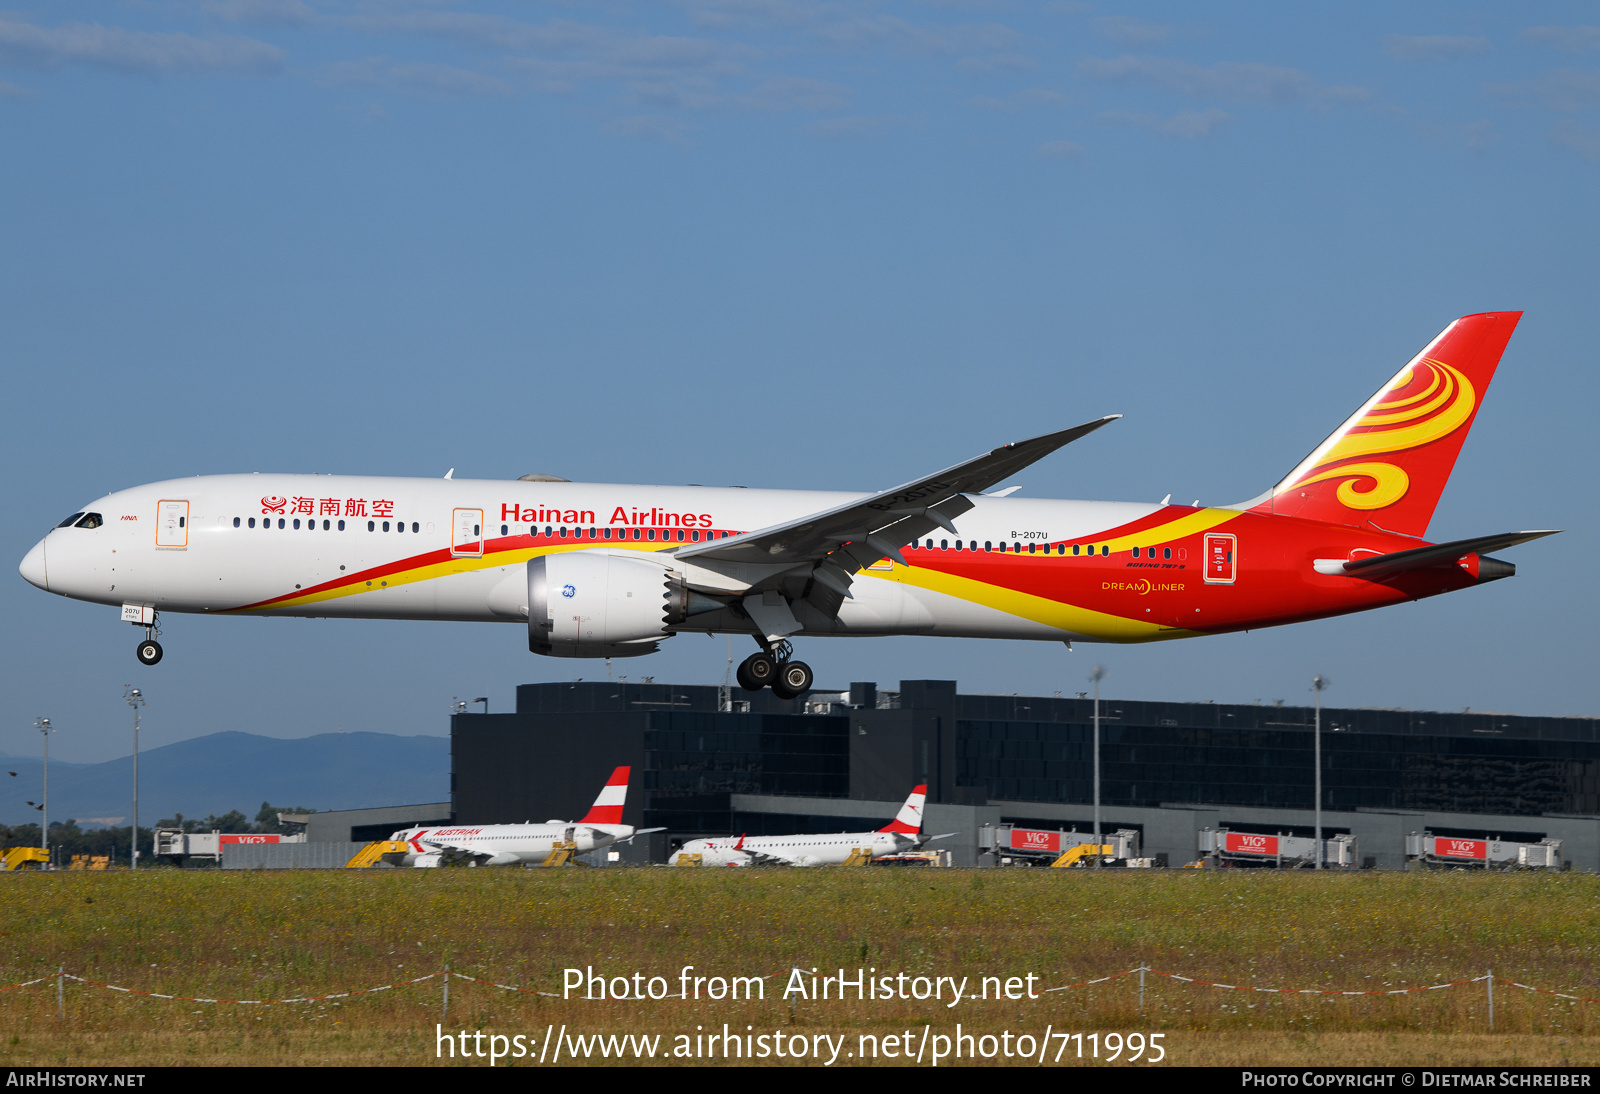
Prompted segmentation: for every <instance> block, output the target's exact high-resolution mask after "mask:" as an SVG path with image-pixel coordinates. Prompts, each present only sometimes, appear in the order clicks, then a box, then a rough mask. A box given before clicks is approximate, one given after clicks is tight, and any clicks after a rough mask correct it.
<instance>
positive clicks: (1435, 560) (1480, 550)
mask: <svg viewBox="0 0 1600 1094" xmlns="http://www.w3.org/2000/svg"><path fill="white" fill-rule="evenodd" d="M1558 531H1560V529H1559V528H1555V529H1550V530H1548V531H1541V532H1501V533H1500V534H1499V535H1494V536H1479V537H1477V538H1476V539H1458V540H1453V541H1452V542H1450V543H1435V544H1434V545H1433V546H1431V547H1413V548H1411V549H1410V550H1407V551H1393V552H1391V553H1389V554H1387V555H1372V556H1370V557H1368V558H1357V559H1352V560H1351V561H1349V562H1346V563H1345V564H1344V572H1345V573H1347V574H1351V575H1353V576H1357V577H1379V576H1381V575H1383V574H1394V573H1399V572H1401V571H1402V570H1416V569H1421V568H1423V567H1426V566H1437V565H1438V564H1439V563H1441V562H1445V563H1448V562H1454V561H1455V560H1456V559H1458V558H1461V557H1462V556H1464V555H1475V554H1476V555H1481V554H1484V553H1486V552H1489V551H1500V550H1504V549H1505V548H1507V547H1515V546H1516V545H1517V544H1519V543H1527V542H1528V541H1529V540H1532V539H1541V538H1543V537H1544V536H1553V535H1555V534H1556V533H1557V532H1558Z"/></svg>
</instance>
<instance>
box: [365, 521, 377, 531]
mask: <svg viewBox="0 0 1600 1094" xmlns="http://www.w3.org/2000/svg"><path fill="white" fill-rule="evenodd" d="M377 527H378V525H377V523H376V522H375V521H370V520H369V521H367V531H369V532H371V531H373V530H375V529H376V528H377Z"/></svg>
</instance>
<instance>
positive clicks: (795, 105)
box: [731, 76, 853, 113]
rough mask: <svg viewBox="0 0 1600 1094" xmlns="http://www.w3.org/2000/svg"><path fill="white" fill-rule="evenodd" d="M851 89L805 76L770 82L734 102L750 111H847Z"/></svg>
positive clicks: (736, 97)
mask: <svg viewBox="0 0 1600 1094" xmlns="http://www.w3.org/2000/svg"><path fill="white" fill-rule="evenodd" d="M851 94H853V92H852V91H851V89H850V88H848V87H846V86H844V85H843V84H836V83H830V82H829V81H827V80H811V79H807V78H805V77H802V76H780V77H777V78H775V79H771V80H767V81H766V82H765V83H762V84H760V85H759V86H757V87H755V88H753V89H751V90H750V91H749V92H747V93H745V94H743V95H736V96H733V97H732V99H731V102H733V104H734V105H736V106H742V107H746V108H749V109H751V110H810V111H816V112H819V113H820V112H822V111H828V110H848V109H849V107H850V96H851Z"/></svg>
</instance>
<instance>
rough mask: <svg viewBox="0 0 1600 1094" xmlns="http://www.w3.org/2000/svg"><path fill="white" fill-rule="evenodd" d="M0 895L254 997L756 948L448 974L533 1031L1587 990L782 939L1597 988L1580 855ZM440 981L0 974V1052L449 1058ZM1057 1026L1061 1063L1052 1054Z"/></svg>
mask: <svg viewBox="0 0 1600 1094" xmlns="http://www.w3.org/2000/svg"><path fill="white" fill-rule="evenodd" d="M0 902H3V904H4V918H3V920H0V922H3V928H0V929H3V930H4V935H5V938H4V942H5V944H4V946H3V948H0V960H3V962H4V967H3V969H0V982H3V983H4V984H12V983H17V982H20V981H23V980H28V979H32V978H33V977H36V976H41V975H45V974H48V973H54V972H55V971H56V969H57V968H58V966H65V967H66V970H67V971H68V972H70V973H75V974H77V975H79V976H83V977H86V978H89V979H92V980H97V981H102V982H105V983H109V984H115V985H120V986H123V987H127V988H132V989H136V990H140V991H152V992H161V993H166V994H175V995H187V996H202V997H215V998H250V999H263V998H267V999H270V998H283V997H292V996H303V995H324V994H328V993H332V992H343V991H348V990H351V989H357V988H366V987H373V986H378V985H383V984H389V983H394V982H396V981H400V980H405V979H409V978H411V977H415V976H421V975H425V974H427V973H433V972H437V971H439V970H440V969H442V968H443V967H445V966H446V965H448V966H449V967H450V968H451V969H452V970H456V971H458V972H462V973H466V974H469V975H471V976H476V977H480V978H485V979H489V980H493V981H496V982H499V983H503V984H513V985H517V986H519V987H524V988H531V989H537V990H541V991H547V992H556V993H559V992H560V991H561V984H562V970H563V969H565V968H568V967H577V968H587V967H590V966H593V967H594V969H595V971H596V972H597V973H601V974H603V975H606V976H608V977H611V976H631V975H632V974H633V973H635V972H639V973H642V974H644V976H645V977H649V976H655V975H659V976H661V977H663V978H664V979H665V980H666V981H667V982H669V983H670V985H671V990H672V991H674V992H676V991H677V990H678V983H679V979H678V978H679V974H680V970H681V968H682V966H684V965H694V966H696V970H697V972H698V973H699V974H700V975H705V976H716V975H721V976H723V977H732V976H749V975H758V974H774V978H773V979H771V980H769V981H768V982H767V983H768V987H767V991H766V998H765V999H762V1000H751V1001H744V1000H739V1001H737V1002H735V1001H730V1000H727V999H724V1000H721V1001H716V1000H710V999H700V1000H698V1001H696V1000H688V1001H685V1000H679V999H664V1000H658V1001H649V1000H646V1001H614V1000H608V1001H604V1002H601V1001H582V1000H578V999H567V1000H562V999H552V998H546V997H542V996H538V995H530V994H518V993H512V992H507V991H501V990H497V989H495V988H492V987H488V986H484V985H479V984H473V983H468V982H464V981H454V982H452V984H451V987H450V996H451V997H450V1009H449V1014H448V1018H447V1019H446V1028H447V1029H448V1030H451V1031H456V1030H460V1029H466V1030H469V1031H472V1030H483V1031H485V1032H486V1033H500V1034H504V1035H508V1036H509V1035H512V1034H524V1035H526V1036H527V1037H528V1038H531V1043H534V1044H537V1043H538V1041H539V1039H540V1038H542V1037H545V1035H546V1030H547V1028H548V1027H552V1026H555V1027H559V1026H561V1025H563V1024H564V1025H566V1026H567V1027H568V1030H569V1032H577V1033H582V1034H590V1033H597V1032H629V1033H646V1034H657V1033H659V1034H663V1035H665V1036H666V1041H665V1042H664V1043H667V1044H669V1045H670V1044H671V1041H672V1037H673V1035H676V1034H679V1033H684V1032H687V1033H688V1034H690V1035H693V1034H694V1033H695V1032H696V1030H695V1027H696V1026H703V1027H705V1028H706V1029H715V1030H719V1031H720V1029H721V1027H722V1025H723V1024H724V1023H727V1024H728V1025H729V1026H730V1028H731V1029H733V1030H734V1031H743V1030H745V1028H746V1027H747V1026H753V1027H754V1029H755V1032H760V1031H762V1030H766V1031H767V1032H769V1033H770V1032H773V1031H778V1030H782V1031H784V1032H785V1034H786V1036H794V1035H801V1034H810V1033H828V1034H829V1035H831V1036H837V1035H840V1034H843V1035H846V1037H847V1040H848V1043H849V1045H850V1047H851V1048H852V1049H854V1048H855V1047H856V1046H857V1044H858V1043H859V1042H858V1040H857V1038H858V1037H859V1035H860V1034H862V1033H866V1034H869V1035H873V1036H878V1037H882V1036H887V1035H896V1034H899V1033H902V1032H906V1031H909V1032H911V1033H912V1034H914V1035H915V1036H917V1037H920V1035H921V1031H922V1028H923V1027H924V1026H930V1027H931V1030H932V1032H933V1033H934V1034H940V1033H945V1034H948V1033H953V1032H954V1026H955V1024H956V1022H958V1021H959V1022H961V1023H962V1024H963V1030H964V1032H977V1033H980V1034H981V1033H994V1034H999V1033H1000V1032H1002V1031H1003V1030H1009V1031H1011V1032H1012V1033H1013V1034H1022V1033H1026V1034H1030V1035H1032V1036H1034V1037H1038V1036H1039V1035H1041V1034H1043V1032H1044V1031H1045V1028H1046V1027H1047V1026H1048V1027H1049V1028H1050V1029H1052V1030H1054V1031H1057V1032H1059V1031H1063V1030H1065V1031H1069V1032H1073V1033H1083V1034H1085V1035H1087V1034H1090V1033H1096V1032H1102V1033H1103V1032H1105V1031H1117V1032H1119V1033H1121V1034H1129V1033H1134V1032H1139V1033H1143V1034H1146V1035H1149V1034H1152V1033H1161V1034H1162V1035H1163V1040H1164V1047H1165V1049H1166V1059H1167V1061H1168V1062H1171V1063H1180V1064H1206V1063H1230V1064H1241V1063H1244V1064H1263V1065H1265V1064H1298V1063H1308V1064H1309V1063H1344V1064H1362V1063H1370V1064H1379V1063H1383V1064H1408V1063H1409V1064H1429V1063H1434V1064H1444V1063H1485V1064H1508V1063H1563V1062H1567V1063H1582V1064H1590V1065H1593V1064H1596V1063H1600V1003H1582V1002H1572V1001H1568V1000H1564V999H1559V998H1555V997H1553V996H1549V995H1536V994H1532V993H1529V992H1525V991H1520V990H1518V989H1516V988H1514V987H1512V986H1511V985H1510V984H1509V983H1504V982H1503V983H1498V984H1497V985H1496V991H1495V1014H1494V1028H1493V1030H1491V1029H1490V1028H1489V1025H1488V1013H1487V992H1486V986H1485V984H1483V983H1481V982H1480V983H1475V984H1470V985H1465V986H1462V987H1456V988H1451V989H1448V990H1442V991H1432V992H1426V993H1421V994H1414V995H1401V996H1361V997H1345V996H1317V995H1269V994H1263V993H1255V992H1236V991H1223V990H1219V989H1216V988H1209V987H1202V986H1198V985H1189V984H1183V983H1179V982H1175V981H1171V980H1167V979H1163V978H1161V977H1159V976H1156V975H1155V974H1149V975H1147V977H1146V982H1145V983H1146V986H1145V1001H1144V1008H1143V1011H1142V1012H1141V1010H1140V1007H1139V996H1138V978H1137V977H1126V978H1123V979H1120V980H1115V981H1112V982H1110V983H1106V984H1101V985H1096V986H1091V987H1079V988H1073V989H1071V990H1067V991H1061V992H1052V993H1048V994H1042V995H1041V997H1040V998H1038V999H1035V1000H1028V999H1018V1000H989V1001H975V1000H967V1001H965V1002H963V1003H961V1004H960V1005H959V1006H956V1007H948V1006H946V1005H944V1004H945V1003H948V1002H949V996H948V991H947V992H946V994H945V998H944V999H943V1000H942V1001H934V1000H925V1001H919V1000H876V1001H874V1000H864V1001H856V1000H855V999H854V998H853V997H852V998H851V999H849V1000H847V1001H844V1002H840V1001H838V1000H837V999H829V1000H826V1001H822V1000H811V999H805V1000H800V999H794V1000H790V1001H787V1002H786V1001H784V1000H783V999H782V998H781V993H782V989H783V986H784V983H785V978H786V976H787V974H788V971H789V970H790V969H791V968H793V967H795V966H799V967H801V968H803V969H806V970H809V969H811V968H812V967H816V968H817V969H818V970H820V971H819V976H820V975H822V974H824V973H834V972H836V971H837V970H838V969H839V968H840V967H844V968H845V969H846V970H847V971H848V974H849V975H851V976H854V971H855V970H856V969H857V968H858V967H872V968H876V969H877V970H878V975H884V974H889V975H894V974H898V973H902V972H903V973H906V974H907V975H908V977H910V976H919V975H926V976H929V977H934V976H954V977H956V978H957V979H959V978H961V977H963V976H965V977H968V978H970V981H969V991H975V990H976V987H977V985H978V983H979V982H980V978H982V977H984V976H998V977H1005V978H1009V977H1013V976H1015V977H1026V976H1028V975H1030V974H1031V975H1033V976H1035V977H1036V978H1037V979H1036V980H1035V981H1034V983H1035V984H1036V985H1037V986H1038V987H1040V988H1045V987H1056V986H1059V985H1066V984H1073V983H1077V982H1079V981H1083V980H1088V979H1091V978H1094V977H1100V976H1105V975H1108V974H1112V973H1118V972H1122V971H1124V970H1126V969H1129V968H1132V967H1135V966H1138V965H1140V964H1146V965H1149V966H1152V967H1154V968H1156V969H1162V970H1168V971H1171V972H1175V973H1180V974H1183V975H1186V976H1191V977H1198V978H1203V979H1207V980H1214V981H1220V982H1224V983H1229V984H1236V985H1241V986H1262V987H1283V988H1296V989H1304V988H1323V989H1340V990H1383V989H1391V988H1401V987H1417V986H1423V985H1428V984H1435V983H1441V982H1446V981H1455V980H1464V979H1467V978H1469V977H1475V976H1482V975H1483V974H1484V972H1485V971H1486V970H1488V969H1491V968H1492V969H1493V970H1494V973H1495V975H1496V977H1498V978H1501V979H1502V980H1503V981H1521V982H1523V983H1526V984H1533V985H1537V986H1539V987H1543V988H1548V989H1551V990H1554V991H1560V992H1566V993H1570V994H1575V995H1581V996H1588V997H1591V998H1600V915H1597V909H1600V878H1596V877H1593V876H1587V875H1572V874H1567V875H1535V874H1520V875H1503V874H1502V875H1495V876H1484V875H1481V874H1479V875H1471V874H1466V873H1431V874H1387V873H1385V874H1379V873H1365V874H1357V875H1334V876H1323V877H1316V876H1313V875H1310V874H1305V873H1285V874H1276V873H1273V872H1269V871H1223V872H1210V871H1177V870H1172V871H1123V870H1118V871H1108V872H1106V873H1103V874H1096V873H1094V872H1091V871H1059V870H1057V871H1051V870H1008V871H997V870H989V871H974V870H909V869H907V870H893V869H868V870H845V869H842V868H834V869H823V870H692V869H678V870H671V869H606V870H585V869H568V870H553V871H542V870H464V869H455V870H416V871H402V870H378V871H294V872H291V871H282V872H244V871H239V872H232V871H229V872H222V871H191V872H187V873H185V872H180V871H176V870H149V871H144V872H141V873H140V874H138V875H134V874H131V873H129V872H127V871H121V872H110V873H104V874H100V873H57V874H29V873H22V874H17V875H10V876H5V877H3V878H0ZM808 986H809V985H808ZM851 995H852V996H853V995H854V989H852V991H851ZM442 1004H443V998H442V992H441V985H440V981H439V980H438V979H435V980H431V981H428V982H426V983H424V984H418V985H413V986H410V987H402V988H397V989H395V990H391V991H386V992H382V993H378V994H375V995H368V996H357V997H353V998H348V999H343V1000H332V1001H324V1002H319V1003H298V1004H285V1005H280V1006H270V1007H264V1006H244V1005H236V1004H220V1003H186V1002H179V1001H168V1000H161V999H150V998H144V997H139V996H130V995H128V994H124V993H119V992H111V991H107V990H105V989H103V988H97V987H91V986H87V985H83V984H77V983H73V982H70V981H69V982H68V983H67V986H66V991H65V1011H66V1014H65V1018H64V1019H62V1018H58V1016H57V999H56V987H55V982H54V981H53V980H52V981H50V982H47V983H44V984H39V985H35V986H33V987H28V988H21V989H17V990H13V991H7V992H4V993H0V1021H3V1027H0V1028H3V1030H4V1033H3V1035H0V1062H4V1063H6V1064H12V1065H20V1064H27V1065H40V1064H74V1065H76V1064H118V1065H138V1064H146V1065H153V1064H166V1063H185V1062H202V1063H237V1064H296V1063H298V1064H315V1063H330V1064H335V1063H336V1064H352V1063H356V1064H423V1063H435V1062H443V1063H449V1062H450V1061H449V1060H444V1061H438V1060H436V1059H435V1049H436V1047H437V1042H436V1029H435V1024H436V1023H438V1022H440V1020H441V1008H442ZM1055 1043H1056V1044H1060V1043H1061V1042H1060V1041H1059V1040H1057V1041H1056V1042H1055ZM1085 1044H1086V1045H1087V1044H1088V1042H1085ZM1076 1045H1077V1042H1076V1041H1075V1042H1073V1046H1074V1047H1073V1048H1069V1049H1067V1050H1066V1055H1065V1056H1063V1058H1062V1062H1063V1063H1065V1062H1068V1060H1071V1062H1073V1063H1077V1062H1078V1061H1077V1060H1076V1059H1074V1058H1073V1054H1074V1052H1075V1051H1076ZM1085 1051H1087V1048H1085ZM1055 1053H1056V1049H1055V1048H1054V1047H1051V1048H1049V1049H1048V1053H1047V1054H1048V1055H1049V1056H1050V1057H1052V1058H1053V1057H1054V1056H1055ZM456 1062H458V1063H459V1062H460V1061H459V1060H458V1061H456ZM472 1062H473V1063H479V1064H481V1063H485V1062H487V1061H486V1060H476V1059H475V1060H473V1061H472ZM503 1062H513V1063H514V1062H515V1061H503ZM594 1062H596V1063H598V1062H601V1061H599V1060H598V1059H596V1060H595V1061H594ZM613 1062H615V1061H613ZM733 1062H737V1061H733ZM766 1062H772V1063H777V1062H782V1063H793V1062H796V1061H793V1060H791V1059H788V1058H785V1059H784V1060H782V1061H778V1060H768V1061H766ZM799 1062H804V1063H814V1061H812V1060H810V1059H806V1060H803V1061H799ZM839 1062H840V1063H845V1062H847V1061H846V1060H844V1059H841V1060H840V1061H839ZM849 1062H855V1061H849ZM880 1062H884V1063H888V1062H896V1063H903V1062H904V1060H903V1059H900V1058H898V1057H897V1058H896V1059H895V1060H893V1061H887V1060H880ZM994 1062H996V1063H1005V1062H1008V1061H1006V1060H1005V1058H1004V1057H1003V1056H1002V1057H1000V1058H997V1059H996V1060H995V1061H994ZM1009 1062H1011V1063H1028V1062H1030V1061H1027V1060H1021V1059H1013V1060H1011V1061H1009ZM1084 1062H1086V1063H1087V1062H1092V1061H1087V1060H1086V1061H1084Z"/></svg>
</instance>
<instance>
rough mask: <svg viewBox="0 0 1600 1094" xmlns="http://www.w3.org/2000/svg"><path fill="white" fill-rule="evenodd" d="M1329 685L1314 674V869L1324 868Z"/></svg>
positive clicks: (1312, 757) (1312, 749)
mask: <svg viewBox="0 0 1600 1094" xmlns="http://www.w3.org/2000/svg"><path fill="white" fill-rule="evenodd" d="M1327 686H1328V680H1327V677H1325V676H1313V677H1312V678H1311V690H1312V692H1313V693H1314V694H1315V695H1316V697H1317V698H1316V704H1317V705H1316V711H1317V713H1316V717H1315V720H1314V721H1313V723H1312V729H1311V740H1312V745H1311V762H1312V764H1313V765H1315V767H1316V769H1317V773H1316V778H1315V779H1314V780H1313V787H1314V789H1313V790H1312V793H1314V794H1315V795H1316V796H1317V805H1316V810H1315V813H1314V818H1315V819H1314V820H1313V822H1312V823H1313V824H1314V825H1315V826H1316V827H1315V831H1314V833H1313V834H1314V836H1315V839H1314V840H1313V842H1314V843H1315V844H1316V856H1317V857H1316V862H1315V864H1314V865H1313V866H1312V869H1314V870H1320V869H1322V689H1323V688H1325V687H1327Z"/></svg>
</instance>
